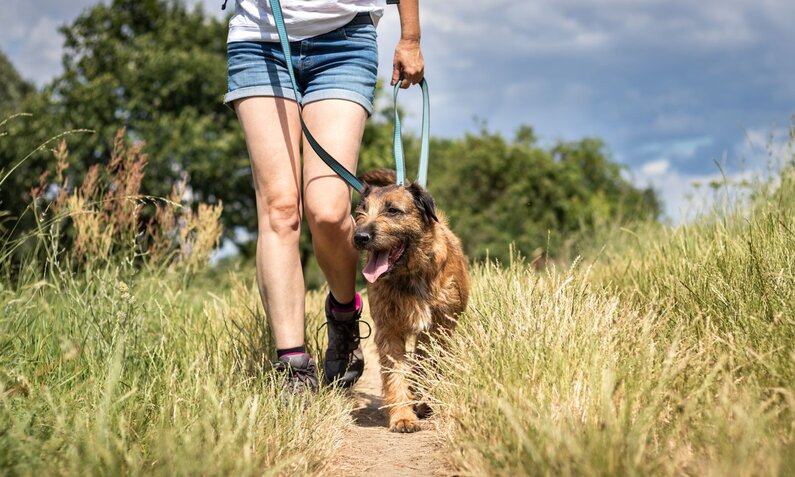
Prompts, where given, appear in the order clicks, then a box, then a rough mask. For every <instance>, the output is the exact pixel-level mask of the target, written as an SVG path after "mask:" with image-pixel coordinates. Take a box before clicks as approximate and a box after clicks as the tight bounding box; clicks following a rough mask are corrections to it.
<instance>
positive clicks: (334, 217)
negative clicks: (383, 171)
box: [304, 99, 367, 303]
mask: <svg viewBox="0 0 795 477" xmlns="http://www.w3.org/2000/svg"><path fill="white" fill-rule="evenodd" d="M366 120H367V112H366V111H365V110H364V108H363V107H362V106H360V105H359V104H357V103H354V102H351V101H346V100H341V99H326V100H322V101H315V102H312V103H309V104H307V105H306V106H305V107H304V121H305V122H306V124H307V126H308V127H309V130H310V131H312V134H313V136H315V138H316V139H317V141H318V142H319V143H320V145H322V146H323V147H324V148H325V149H326V150H327V151H328V152H329V153H330V154H331V155H332V156H333V157H334V158H335V159H337V161H339V162H340V164H342V165H343V166H345V167H346V168H347V169H348V170H349V171H351V172H355V171H356V162H357V159H358V157H359V147H360V144H361V140H362V134H363V133H364V123H365V121H366ZM304 210H305V212H306V216H307V223H308V224H309V229H310V230H311V231H312V245H313V246H314V250H315V257H316V258H317V261H318V264H319V265H320V268H321V269H322V270H323V273H324V275H325V276H326V280H327V281H328V284H329V289H330V290H331V294H332V295H333V296H334V298H335V299H336V300H337V301H338V302H339V303H349V302H351V301H352V300H353V299H354V294H355V284H356V265H357V262H358V259H359V253H358V252H357V251H356V249H354V248H353V242H352V240H351V236H352V234H353V222H352V220H351V190H350V188H349V187H348V185H347V184H346V183H345V181H343V180H342V179H341V178H340V177H339V176H337V175H336V174H335V173H334V171H332V170H331V169H330V168H329V167H328V166H327V165H326V164H325V163H324V162H323V161H322V160H321V159H320V158H319V157H318V156H317V154H316V153H315V152H314V151H313V150H312V148H311V147H310V146H309V144H307V143H304Z"/></svg>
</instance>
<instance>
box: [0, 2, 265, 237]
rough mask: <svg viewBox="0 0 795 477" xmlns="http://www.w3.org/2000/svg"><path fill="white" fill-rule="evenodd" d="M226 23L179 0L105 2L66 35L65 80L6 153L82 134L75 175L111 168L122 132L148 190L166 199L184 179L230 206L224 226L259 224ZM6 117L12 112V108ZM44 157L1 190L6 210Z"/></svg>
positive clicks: (203, 196)
mask: <svg viewBox="0 0 795 477" xmlns="http://www.w3.org/2000/svg"><path fill="white" fill-rule="evenodd" d="M226 29H227V26H226V23H225V22H224V21H222V20H218V19H214V18H212V17H210V16H208V15H206V14H205V13H203V11H202V10H201V9H200V8H198V7H197V8H196V9H193V10H189V9H188V8H186V7H185V6H184V5H183V4H182V3H181V2H177V1H173V0H143V1H141V0H135V1H133V0H114V1H113V2H110V4H109V5H105V4H98V5H96V6H94V7H92V8H90V9H88V10H86V11H85V12H84V13H83V14H82V15H80V16H79V17H78V18H77V19H76V20H75V21H74V22H73V23H72V24H71V25H68V26H65V27H63V28H62V29H61V33H62V35H63V36H64V55H63V68H64V72H63V74H62V75H60V76H59V77H58V78H56V79H55V80H54V81H53V82H52V83H51V84H50V85H48V86H47V87H45V88H44V90H43V91H42V92H41V93H40V94H39V95H37V97H35V98H31V99H30V100H29V101H26V102H25V104H23V105H22V106H21V108H23V109H24V110H25V111H27V112H30V113H32V114H33V116H32V117H30V118H27V119H23V120H17V121H14V122H13V124H9V128H10V130H9V137H8V140H5V141H3V143H2V145H0V159H2V161H3V164H6V163H8V164H10V163H13V162H14V161H15V160H17V159H19V158H21V157H24V156H25V155H26V154H27V152H28V151H30V150H31V149H32V148H33V147H35V146H36V145H38V144H39V143H41V142H42V141H43V140H46V139H47V138H49V137H51V136H53V135H55V134H57V133H60V132H62V131H64V130H69V129H76V128H85V129H92V130H94V131H96V134H94V135H93V136H91V137H82V138H72V139H70V141H69V148H70V150H71V151H72V157H73V160H74V161H75V162H77V164H74V168H73V169H72V172H73V173H75V174H80V173H84V172H85V170H86V169H87V167H88V166H90V165H91V164H94V163H96V162H102V161H107V158H109V157H110V155H111V154H110V152H111V150H112V147H113V141H112V138H113V137H114V134H115V131H116V130H117V129H119V128H120V127H121V126H125V127H126V128H127V131H128V134H129V136H130V137H131V138H133V140H134V141H143V142H144V143H145V144H146V147H145V151H146V152H147V153H148V154H149V167H148V174H147V177H146V182H145V184H144V186H143V190H144V191H146V192H147V193H149V194H152V195H158V196H165V195H167V194H168V193H169V191H170V190H171V186H172V184H173V183H174V181H175V180H177V179H180V178H183V177H184V176H187V177H188V178H189V180H190V184H191V192H192V194H193V197H194V199H195V200H197V201H204V202H208V203H216V202H218V201H221V200H222V201H223V202H224V205H225V210H226V217H225V218H226V220H227V222H229V223H235V224H240V225H244V226H247V227H249V228H251V226H252V225H253V223H254V220H255V215H254V211H255V207H254V198H253V194H252V192H251V190H252V189H251V186H250V176H249V164H248V159H247V157H246V153H245V145H244V142H243V138H242V134H241V133H240V128H239V126H238V124H237V119H236V117H235V114H234V113H233V112H232V111H231V110H229V109H228V108H227V107H225V106H224V105H223V104H222V102H221V101H222V95H223V93H224V92H225V91H226V33H227V30H226ZM6 111H7V110H6ZM51 161H52V159H51V156H50V155H49V154H48V153H47V151H43V152H42V153H41V154H39V155H37V156H36V157H33V158H31V159H30V160H29V161H28V162H27V163H26V164H25V165H24V167H22V168H20V170H19V172H18V173H16V176H17V177H18V179H19V180H17V181H14V183H9V184H7V185H6V186H4V187H3V191H2V196H3V198H4V199H5V200H4V203H5V205H4V206H5V207H10V210H12V211H19V210H22V209H24V206H25V204H26V203H27V202H28V200H29V198H28V191H29V190H30V187H31V185H30V184H31V182H33V183H35V178H37V177H38V174H39V173H41V171H42V170H44V169H45V168H46V166H47V163H51Z"/></svg>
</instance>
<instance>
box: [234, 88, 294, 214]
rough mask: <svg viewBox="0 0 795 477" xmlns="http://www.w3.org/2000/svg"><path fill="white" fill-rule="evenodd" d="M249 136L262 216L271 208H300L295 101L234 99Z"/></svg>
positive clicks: (257, 97) (245, 132) (251, 98)
mask: <svg viewBox="0 0 795 477" xmlns="http://www.w3.org/2000/svg"><path fill="white" fill-rule="evenodd" d="M234 106H235V111H236V112H237V115H238V118H239V119H240V124H241V127H242V129H243V134H244V136H245V139H246V147H247V148H248V153H249V157H250V158H251V171H252V175H253V179H254V189H255V191H256V196H257V208H258V210H259V216H260V220H262V219H263V218H264V217H263V216H264V215H265V214H268V213H271V212H272V211H271V209H274V208H276V209H280V210H283V211H284V210H285V209H292V208H294V209H295V210H299V211H300V193H299V191H300V183H301V158H300V141H301V126H300V123H299V120H298V105H297V104H296V103H295V101H292V100H288V99H284V98H279V97H272V96H254V97H248V98H243V99H239V100H236V101H235V102H234Z"/></svg>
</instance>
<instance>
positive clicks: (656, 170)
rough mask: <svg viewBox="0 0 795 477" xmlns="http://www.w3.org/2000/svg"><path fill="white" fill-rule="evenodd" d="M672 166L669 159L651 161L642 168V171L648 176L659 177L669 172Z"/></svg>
mask: <svg viewBox="0 0 795 477" xmlns="http://www.w3.org/2000/svg"><path fill="white" fill-rule="evenodd" d="M670 166H671V161H669V160H668V159H657V160H656V161H649V162H647V163H645V164H643V165H642V166H640V171H641V172H642V173H643V174H644V175H646V176H650V177H653V176H659V175H662V174H665V173H666V172H668V168H669V167H670Z"/></svg>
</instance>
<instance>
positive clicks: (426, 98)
mask: <svg viewBox="0 0 795 477" xmlns="http://www.w3.org/2000/svg"><path fill="white" fill-rule="evenodd" d="M277 1H278V0H277ZM403 81H404V80H403V78H401V79H400V80H399V81H398V82H397V84H396V85H395V89H394V91H393V92H392V101H393V103H394V109H395V127H394V138H393V149H394V154H395V176H396V177H397V181H396V182H397V184H398V185H405V181H406V164H405V160H404V159H403V134H402V131H401V128H400V115H399V114H398V108H397V97H398V92H399V91H400V84H401V83H402V82H403ZM420 88H422V136H421V137H420V164H419V167H418V171H417V183H418V184H420V185H421V186H422V187H424V188H426V189H427V188H428V149H429V141H430V136H431V99H430V95H429V94H428V82H427V81H425V78H423V79H422V80H421V81H420Z"/></svg>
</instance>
